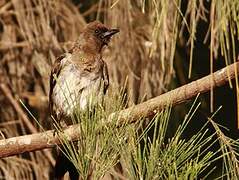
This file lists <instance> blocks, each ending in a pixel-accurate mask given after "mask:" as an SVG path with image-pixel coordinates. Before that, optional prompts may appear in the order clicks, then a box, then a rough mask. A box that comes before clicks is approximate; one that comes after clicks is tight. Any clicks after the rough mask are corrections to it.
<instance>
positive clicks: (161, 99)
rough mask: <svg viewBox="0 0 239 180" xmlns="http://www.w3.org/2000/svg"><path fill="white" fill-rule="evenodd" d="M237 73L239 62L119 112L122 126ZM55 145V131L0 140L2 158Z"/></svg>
mask: <svg viewBox="0 0 239 180" xmlns="http://www.w3.org/2000/svg"><path fill="white" fill-rule="evenodd" d="M238 71H239V62H236V63H234V64H232V65H229V66H227V67H225V68H223V69H221V70H219V71H217V72H215V73H213V74H211V75H208V76H206V77H204V78H201V79H199V80H196V81H193V82H191V83H189V84H187V85H184V86H182V87H179V88H177V89H174V90H172V91H169V92H167V93H165V94H163V95H160V96H157V97H155V98H152V99H150V100H148V101H146V102H144V103H141V104H138V105H135V106H133V107H130V108H128V109H125V110H122V111H120V112H119V115H120V116H119V117H120V120H119V122H120V123H123V122H124V123H125V122H126V123H134V122H136V121H138V120H140V119H141V117H150V116H153V115H155V114H156V113H157V112H158V111H160V110H161V109H163V108H164V107H166V106H167V105H168V104H169V103H170V104H172V105H173V106H174V105H177V104H180V103H183V102H185V101H187V100H189V99H191V98H192V97H194V96H196V95H197V94H198V93H204V92H207V91H209V90H210V89H211V88H215V87H218V86H222V85H224V84H225V83H227V82H228V81H229V79H234V78H235V76H236V73H237V72H238ZM112 115H113V114H112ZM109 122H110V118H109ZM77 129H78V125H72V126H69V127H67V128H66V129H65V130H64V133H65V135H66V136H67V137H69V140H76V139H77V137H79V136H80V134H79V131H78V130H77ZM56 144H60V140H59V139H58V137H57V136H53V131H52V130H50V131H46V132H42V133H36V134H31V135H25V136H19V137H13V138H9V139H4V140H0V158H3V157H8V156H12V155H16V154H20V153H24V152H30V151H36V150H41V149H45V148H52V147H54V146H55V145H56Z"/></svg>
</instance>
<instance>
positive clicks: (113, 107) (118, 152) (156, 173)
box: [56, 93, 239, 180]
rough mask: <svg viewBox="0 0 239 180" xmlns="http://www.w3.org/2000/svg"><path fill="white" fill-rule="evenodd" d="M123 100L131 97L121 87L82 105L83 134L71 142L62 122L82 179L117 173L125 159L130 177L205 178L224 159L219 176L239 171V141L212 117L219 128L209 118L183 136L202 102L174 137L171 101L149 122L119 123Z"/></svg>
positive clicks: (65, 141) (233, 175)
mask: <svg viewBox="0 0 239 180" xmlns="http://www.w3.org/2000/svg"><path fill="white" fill-rule="evenodd" d="M123 102H125V97H122V96H121V93H112V94H110V95H107V96H106V98H105V99H104V103H103V104H101V105H100V104H98V105H94V107H93V108H92V107H91V108H90V107H89V108H88V110H85V111H80V112H79V111H77V110H76V113H75V115H74V117H72V118H73V119H74V121H73V122H76V123H78V124H79V132H80V134H81V136H80V137H79V139H78V140H77V141H75V142H70V141H69V140H68V138H67V137H65V136H64V135H63V133H62V129H61V126H59V124H57V123H56V128H57V130H58V135H59V136H60V137H61V141H62V146H60V148H61V150H62V152H63V153H64V154H65V155H66V156H67V157H68V158H69V159H70V160H71V161H72V162H73V164H74V165H75V167H76V168H77V170H78V172H79V174H80V175H81V177H82V179H87V178H89V177H91V178H93V179H100V178H102V177H104V175H105V174H106V173H111V174H112V175H115V174H114V173H113V169H114V167H115V165H116V164H117V163H119V162H120V163H121V165H122V167H123V172H122V174H121V176H122V177H125V179H132V180H134V179H135V180H139V179H140V180H141V179H142V180H151V179H162V180H163V179H182V180H183V179H198V177H200V178H203V179H205V178H207V177H208V176H210V174H211V173H212V172H213V171H214V170H215V169H216V167H214V165H213V163H214V162H215V161H217V160H219V159H221V160H223V164H224V166H223V171H222V173H220V174H219V175H218V178H223V177H227V178H229V179H235V178H236V177H239V176H238V161H237V157H238V152H237V149H238V141H233V140H232V139H230V138H228V137H226V136H225V135H224V134H223V133H222V132H221V131H220V129H219V127H218V126H217V125H216V123H214V122H213V121H212V120H211V119H209V121H208V123H210V122H211V123H212V124H213V126H214V127H215V129H216V132H215V133H213V134H210V133H208V129H207V128H206V125H207V124H208V123H207V124H205V126H204V127H202V129H201V130H200V131H199V132H197V133H196V134H195V135H194V136H192V137H191V138H189V139H187V140H186V139H184V138H183V133H184V131H185V129H186V128H187V125H188V123H189V122H190V120H191V118H192V117H193V115H194V113H195V112H196V110H197V109H198V107H199V106H200V103H198V104H197V103H196V101H195V102H194V103H193V105H192V108H191V109H190V110H189V112H188V114H187V115H186V116H185V118H184V120H183V122H182V124H181V125H180V126H179V127H178V129H177V130H176V132H175V133H174V135H173V137H170V138H167V131H169V129H168V123H169V119H170V114H171V107H168V108H165V109H164V110H163V111H161V112H159V113H158V114H157V115H156V116H155V117H154V118H153V119H152V120H151V121H150V123H149V124H148V125H147V127H144V126H143V123H142V124H137V125H135V124H134V125H133V124H129V125H127V124H124V125H122V126H120V127H119V126H118V123H117V120H118V117H117V113H115V114H116V115H115V116H113V119H111V122H107V120H108V116H109V115H110V114H111V113H113V112H117V111H119V110H121V109H122V108H124V105H123V104H124V103H123ZM143 120H144V119H143V118H142V121H143ZM142 121H141V122H142ZM215 143H219V144H220V148H219V149H217V150H214V151H211V150H209V149H210V147H211V146H212V145H214V144H215Z"/></svg>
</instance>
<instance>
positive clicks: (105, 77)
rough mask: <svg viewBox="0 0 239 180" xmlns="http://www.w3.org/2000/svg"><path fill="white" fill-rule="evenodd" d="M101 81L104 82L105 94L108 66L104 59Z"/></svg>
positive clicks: (107, 81) (107, 85)
mask: <svg viewBox="0 0 239 180" xmlns="http://www.w3.org/2000/svg"><path fill="white" fill-rule="evenodd" d="M103 82H104V94H105V93H106V91H107V89H108V87H109V73H108V68H107V64H106V63H105V61H103Z"/></svg>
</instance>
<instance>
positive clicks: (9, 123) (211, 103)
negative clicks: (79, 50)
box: [0, 0, 239, 179]
mask: <svg viewBox="0 0 239 180" xmlns="http://www.w3.org/2000/svg"><path fill="white" fill-rule="evenodd" d="M95 19H98V20H100V21H102V22H104V23H105V24H107V25H109V26H111V27H118V28H119V29H120V35H118V36H117V37H115V38H113V40H112V42H111V44H110V46H109V47H108V48H107V49H106V50H105V53H104V59H105V60H106V62H107V64H108V67H109V73H110V80H111V84H112V86H115V87H121V86H122V85H123V84H124V82H125V79H126V77H128V84H127V88H126V92H127V95H128V97H130V98H129V102H128V104H127V105H128V106H130V105H132V104H136V103H139V102H141V101H145V100H147V99H149V98H151V97H154V96H157V95H160V94H162V93H163V92H166V91H169V90H170V89H173V88H175V87H178V86H180V85H183V84H186V83H188V82H190V81H192V80H194V79H198V78H200V77H202V76H204V75H207V74H209V73H212V72H214V71H215V70H217V69H220V68H221V67H224V66H225V65H227V64H230V63H232V62H233V61H236V59H237V56H238V47H239V46H238V38H239V36H238V29H239V2H238V1H237V0H225V1H220V2H219V1H216V0H211V1H207V0H185V1H180V0H173V1H165V0H158V1H157V0H151V1H148V0H137V1H135V0H92V1H86V0H83V1H79V0H71V1H69V0H1V1H0V57H1V60H0V83H1V84H4V85H6V87H7V90H8V91H7V93H6V91H5V93H4V92H3V91H0V92H1V93H0V105H1V108H0V130H1V135H2V137H3V138H7V137H13V136H18V135H23V134H29V133H34V132H36V131H38V130H39V128H38V125H37V124H36V122H34V121H33V120H32V119H31V118H30V117H28V115H27V113H24V111H21V109H23V108H22V107H21V106H19V103H18V102H19V101H18V100H19V99H21V100H22V101H23V102H24V104H26V105H27V107H28V108H29V109H30V110H31V112H33V113H34V115H35V116H36V117H37V119H38V120H39V121H40V123H41V124H42V125H43V126H44V127H45V128H46V129H47V128H52V123H51V122H52V120H51V119H50V118H49V116H48V113H47V111H48V105H47V104H48V98H47V95H48V89H49V83H48V78H49V73H50V68H51V65H52V63H53V62H54V60H55V57H57V56H59V55H60V54H61V53H63V52H65V51H67V49H69V48H70V47H71V45H72V42H73V41H74V40H75V39H77V37H78V35H79V33H80V32H81V30H82V28H83V27H84V26H85V25H86V23H87V22H90V21H93V20H95ZM232 87H233V89H231V88H232ZM237 87H238V83H237V80H236V81H230V83H229V84H227V85H226V86H224V87H222V88H217V89H216V90H214V91H213V90H212V91H211V92H210V93H208V94H206V95H204V96H201V97H200V100H201V102H202V105H201V107H200V108H199V109H198V111H197V112H196V113H195V114H194V118H193V119H192V120H191V121H190V123H189V124H188V126H187V128H186V130H185V131H184V133H183V136H184V137H185V138H188V139H190V137H191V135H192V134H196V133H197V132H198V131H199V130H200V129H201V127H202V126H204V124H205V123H206V122H208V119H207V117H210V115H211V112H213V111H212V110H216V109H217V108H218V107H219V106H221V105H222V109H221V110H220V111H219V112H218V113H217V114H216V115H215V116H214V119H216V120H218V122H219V123H220V124H221V125H223V126H226V127H227V129H228V130H225V131H223V132H224V133H225V134H226V135H228V136H230V137H232V138H234V139H237V138H238V130H237V118H236V112H237V106H236V105H237V92H238V91H237V89H238V88H237ZM1 90H2V89H1ZM12 97H13V98H12ZM189 107H191V103H190V102H189V103H187V104H186V105H184V106H178V107H175V108H173V111H172V115H171V119H170V122H169V125H168V126H169V128H170V131H169V132H171V133H172V134H173V132H174V131H176V129H177V128H178V124H180V123H181V122H182V119H183V117H184V115H185V114H186V112H187V111H188V109H189ZM19 109H20V110H19ZM29 124H30V125H29ZM31 125H33V126H34V128H31ZM208 128H209V131H210V132H212V129H213V127H212V126H210V125H208ZM219 135H220V136H223V135H222V134H219ZM223 137H224V136H223ZM215 146H216V145H215ZM53 154H54V153H52V152H49V151H41V152H34V153H26V154H22V155H19V156H15V157H10V158H6V159H2V160H0V163H1V166H0V167H1V171H0V172H1V175H2V176H3V177H8V179H11V178H12V179H34V178H36V177H37V179H47V177H48V176H49V173H51V169H52V165H53V163H54V155H53ZM234 162H237V161H234Z"/></svg>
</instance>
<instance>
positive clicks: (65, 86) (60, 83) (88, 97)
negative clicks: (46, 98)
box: [53, 64, 103, 115]
mask: <svg viewBox="0 0 239 180" xmlns="http://www.w3.org/2000/svg"><path fill="white" fill-rule="evenodd" d="M101 81H102V75H101V74H100V73H98V72H86V71H84V70H82V69H81V68H78V67H77V66H76V65H74V64H69V65H67V66H65V67H64V68H63V69H62V70H61V72H60V74H59V75H58V78H57V80H56V85H55V87H54V89H53V100H54V103H55V106H56V113H57V114H58V113H64V114H66V115H71V114H72V113H73V111H74V109H75V108H80V109H83V110H84V109H86V107H87V105H89V103H91V104H92V103H93V102H96V101H97V99H98V97H99V95H103V93H102V92H101V89H102V88H101V84H102V83H101Z"/></svg>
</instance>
